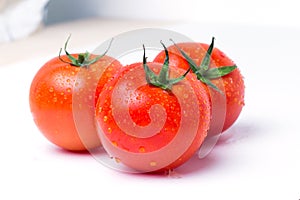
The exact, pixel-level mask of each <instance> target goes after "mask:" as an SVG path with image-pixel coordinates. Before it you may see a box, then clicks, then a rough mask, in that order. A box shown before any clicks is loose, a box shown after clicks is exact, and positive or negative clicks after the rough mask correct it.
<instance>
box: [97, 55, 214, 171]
mask: <svg viewBox="0 0 300 200" xmlns="http://www.w3.org/2000/svg"><path fill="white" fill-rule="evenodd" d="M144 61H145V57H144ZM147 66H148V68H147V69H145V62H144V63H134V64H131V65H128V66H125V67H124V68H122V69H121V71H120V72H119V73H118V74H117V75H116V76H115V77H114V79H113V80H112V81H111V82H109V83H108V84H106V85H105V87H104V89H103V90H102V93H101V94H100V97H99V99H98V102H97V105H96V122H97V125H98V126H99V134H100V138H101V142H102V144H103V147H104V148H105V150H106V151H107V152H108V154H109V155H110V156H111V157H112V158H114V159H115V160H116V161H117V162H121V163H123V164H124V165H126V166H129V167H131V168H132V169H135V170H137V171H139V172H153V171H163V170H171V169H174V168H176V167H178V166H180V165H182V164H183V163H184V162H185V161H187V160H188V159H189V158H190V157H191V156H192V155H193V154H194V153H195V151H196V150H197V149H198V148H199V147H200V145H201V144H202V142H203V140H204V138H205V137H206V135H207V130H208V128H209V122H210V103H209V97H208V94H207V92H206V90H205V85H204V84H203V83H201V82H199V81H198V80H197V77H196V76H195V75H194V74H187V75H186V77H185V78H184V79H180V80H178V81H174V82H173V79H172V78H174V80H175V77H180V76H181V75H182V74H184V72H185V70H182V69H179V68H175V67H172V66H167V67H168V70H169V72H167V71H164V72H166V73H165V74H164V73H161V72H160V71H161V70H166V68H165V69H163V68H164V67H166V65H165V66H162V64H160V63H148V64H147ZM147 74H148V75H149V74H150V76H148V75H147ZM162 74H164V75H165V77H164V78H162V76H161V75H162ZM164 75H163V76H164ZM158 77H159V78H158ZM169 78H171V79H172V80H171V79H169ZM161 80H162V81H161ZM170 80H171V81H170ZM164 83H171V84H170V85H168V84H164ZM154 84H156V85H154ZM165 86H166V87H165Z"/></svg>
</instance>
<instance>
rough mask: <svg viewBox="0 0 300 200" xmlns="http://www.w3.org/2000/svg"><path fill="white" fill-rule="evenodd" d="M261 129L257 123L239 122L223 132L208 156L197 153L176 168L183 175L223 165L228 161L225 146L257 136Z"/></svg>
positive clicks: (228, 146) (204, 171) (203, 171)
mask: <svg viewBox="0 0 300 200" xmlns="http://www.w3.org/2000/svg"><path fill="white" fill-rule="evenodd" d="M260 129H261V127H259V126H258V125H257V124H252V123H243V122H241V123H238V124H236V125H234V126H232V127H231V128H230V129H228V130H227V131H225V132H224V133H222V135H221V136H220V138H219V140H218V142H217V144H216V145H215V146H214V148H213V149H212V151H211V152H210V153H209V154H208V155H207V156H205V157H204V158H201V159H200V158H199V157H198V155H197V153H196V154H195V155H194V156H193V157H192V158H191V159H190V160H189V161H187V162H186V163H185V164H183V165H182V166H180V167H179V168H177V169H175V170H176V171H177V173H179V174H180V175H181V176H182V177H184V176H186V175H189V174H193V173H202V174H204V173H206V172H207V171H211V170H215V169H216V168H219V167H220V166H222V162H226V158H224V157H223V156H224V153H226V151H224V149H225V148H230V145H234V144H236V143H239V142H244V140H247V139H248V138H250V137H256V136H255V135H256V133H258V132H260V131H259V130H260ZM227 156H230V155H227ZM223 164H224V163H223Z"/></svg>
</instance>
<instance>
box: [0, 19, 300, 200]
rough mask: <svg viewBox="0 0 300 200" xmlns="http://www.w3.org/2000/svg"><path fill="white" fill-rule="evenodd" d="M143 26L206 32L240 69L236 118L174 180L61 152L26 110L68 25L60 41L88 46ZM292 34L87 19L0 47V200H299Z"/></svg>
mask: <svg viewBox="0 0 300 200" xmlns="http://www.w3.org/2000/svg"><path fill="white" fill-rule="evenodd" d="M143 27H163V28H168V29H172V30H175V31H178V32H180V33H182V34H185V35H187V36H188V37H190V38H192V39H194V40H196V41H201V42H208V41H210V38H211V37H212V36H215V37H216V46H217V47H219V48H220V49H222V50H223V51H225V52H226V53H227V55H228V56H229V57H231V58H232V59H233V60H234V61H235V62H236V63H237V65H238V66H239V67H240V69H241V71H242V73H243V75H244V77H245V84H246V105H245V107H244V109H243V112H242V114H241V116H240V118H239V120H238V121H237V122H236V123H235V124H234V126H233V127H231V128H230V129H229V130H228V131H226V133H224V134H223V135H222V136H221V138H220V140H219V142H218V144H217V146H216V147H215V148H214V149H213V151H212V152H211V153H210V154H209V155H208V156H207V157H205V158H204V159H202V160H199V159H198V158H197V157H196V156H195V157H194V158H192V159H191V160H190V161H189V162H188V163H187V164H186V165H183V166H182V167H180V168H178V169H177V170H176V172H177V173H178V174H180V176H181V178H178V179H176V178H170V177H167V176H155V175H142V174H126V173H121V172H117V171H114V170H112V169H109V168H107V167H105V166H103V165H102V164H100V163H98V162H97V161H96V160H95V159H94V158H93V157H92V156H91V155H89V154H88V153H86V154H76V153H70V152H66V151H63V150H61V149H59V148H57V147H55V146H54V145H52V144H51V143H49V142H48V141H47V140H46V139H45V138H44V136H43V135H42V134H41V133H40V132H39V131H38V129H37V128H36V126H35V124H34V122H33V120H32V116H31V113H30V110H29V104H28V93H29V87H30V83H31V80H32V78H33V76H34V75H35V73H36V71H37V70H38V69H39V67H40V66H41V65H42V64H43V63H44V62H46V61H47V60H48V59H50V58H51V57H53V56H56V55H57V53H58V50H59V48H60V47H62V45H63V43H64V41H65V39H66V37H67V36H68V34H69V33H72V39H71V41H70V45H69V49H74V50H78V51H79V50H83V51H85V50H89V51H92V50H93V48H95V47H96V46H97V44H100V43H101V42H102V41H104V40H106V39H109V38H110V37H112V36H114V35H116V34H119V33H121V32H124V31H127V30H132V29H135V28H143ZM299 35H300V29H299V28H291V27H290V28H285V27H277V26H272V27H266V26H264V27H259V26H247V25H234V24H231V25H224V24H223V25H220V24H219V25H218V24H214V25H208V24H183V23H174V22H172V23H171V22H169V23H157V22H125V21H123V22H116V21H102V20H97V19H94V20H88V21H79V22H73V23H68V24H60V25H56V26H53V27H48V28H45V29H42V30H40V31H39V32H37V33H35V34H34V35H33V36H31V37H29V38H27V39H24V40H21V41H16V42H14V43H10V44H3V45H0V54H1V59H0V66H1V67H0V83H1V84H0V91H1V100H0V120H1V130H0V133H1V134H0V158H1V165H0V185H1V188H0V199H33V200H35V199H51V200H53V199H107V198H108V197H111V198H114V199H117V198H118V199H121V198H122V199H139V200H141V199H162V197H163V198H164V199H184V198H185V199H187V198H189V199H206V200H209V199H215V200H219V199H232V200H233V199H239V200H241V199H243V200H244V199H249V200H250V199H251V200H253V199H272V200H273V199H281V200H282V199H290V200H298V199H300V170H299V169H300V159H299V158H300V157H299V156H300V132H299V128H298V125H299V122H300V120H299V119H300V118H299V113H300V106H299V102H300V92H299V87H300V84H299V77H298V73H299V67H300V65H299V61H298V60H299V52H300V51H299V49H298V47H299V46H300V38H299Z"/></svg>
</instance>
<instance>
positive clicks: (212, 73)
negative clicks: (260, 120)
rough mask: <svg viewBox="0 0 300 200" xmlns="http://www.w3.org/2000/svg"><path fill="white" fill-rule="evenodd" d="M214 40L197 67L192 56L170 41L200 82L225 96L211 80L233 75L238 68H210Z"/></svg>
mask: <svg viewBox="0 0 300 200" xmlns="http://www.w3.org/2000/svg"><path fill="white" fill-rule="evenodd" d="M214 40H215V38H214V37H212V41H211V44H210V45H209V47H208V49H207V51H206V54H205V57H204V58H203V60H202V61H201V63H200V65H199V66H197V64H196V63H195V62H194V60H193V59H192V58H191V57H190V56H188V55H187V54H186V53H185V52H184V51H183V50H182V49H181V48H180V47H179V46H178V45H177V44H176V43H175V42H174V41H173V40H172V39H170V41H171V42H173V44H174V46H175V47H176V48H177V49H178V50H179V52H180V53H181V55H182V56H183V57H184V58H185V59H186V61H187V62H188V63H189V66H190V68H191V70H192V71H193V72H194V73H195V74H196V76H197V78H198V80H200V81H202V82H203V83H204V84H206V85H208V86H210V87H211V88H213V89H215V90H216V91H218V92H220V93H221V94H223V92H222V91H221V90H220V89H219V88H218V87H217V86H216V85H214V84H213V83H212V82H211V80H213V79H217V78H221V77H223V76H225V75H227V74H229V73H231V72H232V71H233V70H235V69H236V68H237V66H236V65H233V66H222V67H218V68H209V67H210V61H211V54H212V51H213V48H214Z"/></svg>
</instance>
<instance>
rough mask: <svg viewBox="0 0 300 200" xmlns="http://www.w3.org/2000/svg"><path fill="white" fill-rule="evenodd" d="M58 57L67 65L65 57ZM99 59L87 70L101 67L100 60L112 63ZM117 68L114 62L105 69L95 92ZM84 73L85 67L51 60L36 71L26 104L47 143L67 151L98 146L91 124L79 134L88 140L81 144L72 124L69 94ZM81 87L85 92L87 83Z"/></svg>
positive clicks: (70, 97)
mask: <svg viewBox="0 0 300 200" xmlns="http://www.w3.org/2000/svg"><path fill="white" fill-rule="evenodd" d="M72 56H74V57H75V58H77V57H78V54H72ZM92 57H94V56H92ZM61 58H62V59H63V60H64V61H67V62H70V60H69V59H68V57H67V56H65V55H64V56H61ZM101 59H102V60H101V61H99V62H96V63H94V64H92V65H90V66H89V67H90V68H92V69H94V68H95V69H98V68H99V67H101V63H102V65H103V62H104V60H108V61H110V62H112V58H110V57H108V56H104V57H103V58H101ZM120 67H121V64H120V63H118V62H117V61H114V62H113V64H112V65H111V66H110V67H108V68H107V70H106V71H105V72H104V74H103V76H102V77H103V78H101V79H100V80H99V82H98V88H97V91H98V92H99V91H101V90H102V87H103V85H104V84H105V82H107V81H108V80H109V79H110V78H112V74H114V73H115V72H116V71H117V70H118V69H119V68H120ZM108 69H109V70H108ZM84 71H87V70H86V68H82V67H76V66H72V65H70V64H68V63H64V62H62V61H61V60H60V59H59V58H58V57H55V58H53V59H51V60H49V61H48V62H47V63H45V64H44V65H43V66H42V67H41V68H40V70H39V71H38V72H37V73H36V75H35V77H34V79H33V81H32V83H31V87H30V94H29V104H30V109H31V113H32V115H33V119H34V122H35V124H36V126H37V127H38V129H39V130H40V131H41V133H42V134H43V135H44V136H45V137H46V138H47V139H48V140H49V141H50V142H52V143H53V144H55V145H57V146H59V147H61V148H63V149H66V150H70V151H85V150H87V149H88V148H94V147H97V146H99V145H101V142H100V140H99V138H98V136H97V133H96V128H95V126H94V125H93V124H92V123H90V122H86V123H88V124H89V125H88V126H87V127H86V132H85V133H80V134H84V137H85V138H88V139H85V142H83V141H82V138H81V137H80V135H79V133H78V131H77V128H76V125H75V123H74V117H73V92H74V87H75V83H76V81H78V77H77V75H78V73H79V72H80V73H81V74H82V73H84ZM87 75H88V71H87ZM106 75H107V76H106ZM79 82H80V81H79ZM84 87H86V88H85V89H87V88H88V87H89V86H88V84H87V85H85V86H84ZM96 96H97V94H96ZM82 120H83V121H84V120H86V119H82Z"/></svg>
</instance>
